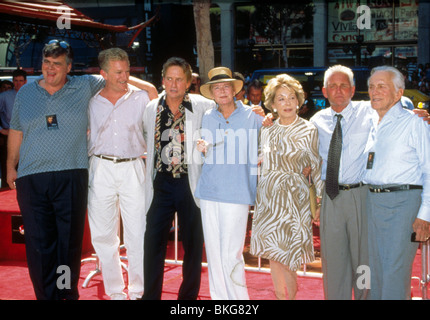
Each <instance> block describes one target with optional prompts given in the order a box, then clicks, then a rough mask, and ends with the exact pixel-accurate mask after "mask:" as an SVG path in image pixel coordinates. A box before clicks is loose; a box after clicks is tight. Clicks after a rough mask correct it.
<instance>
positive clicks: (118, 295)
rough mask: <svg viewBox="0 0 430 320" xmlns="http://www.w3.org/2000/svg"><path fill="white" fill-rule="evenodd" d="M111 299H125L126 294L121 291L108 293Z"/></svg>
mask: <svg viewBox="0 0 430 320" xmlns="http://www.w3.org/2000/svg"><path fill="white" fill-rule="evenodd" d="M110 299H111V300H127V295H126V294H125V293H123V292H121V293H113V294H111V295H110Z"/></svg>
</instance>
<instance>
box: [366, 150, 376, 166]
mask: <svg viewBox="0 0 430 320" xmlns="http://www.w3.org/2000/svg"><path fill="white" fill-rule="evenodd" d="M374 160H375V152H369V155H368V156H367V167H366V169H372V168H373V161H374Z"/></svg>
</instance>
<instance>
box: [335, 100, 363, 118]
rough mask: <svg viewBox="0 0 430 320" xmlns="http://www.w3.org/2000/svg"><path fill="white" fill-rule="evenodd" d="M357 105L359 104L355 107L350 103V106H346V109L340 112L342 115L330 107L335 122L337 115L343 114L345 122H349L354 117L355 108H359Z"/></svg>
mask: <svg viewBox="0 0 430 320" xmlns="http://www.w3.org/2000/svg"><path fill="white" fill-rule="evenodd" d="M357 105H358V104H355V105H354V104H352V102H349V104H348V105H347V106H346V108H345V109H343V110H342V112H340V113H339V112H336V111H334V110H333V108H331V107H330V111H331V116H332V118H333V121H335V122H336V119H335V115H337V114H341V115H342V118H343V119H345V121H348V120H349V119H350V118H351V117H352V115H353V114H354V112H355V108H356V107H357Z"/></svg>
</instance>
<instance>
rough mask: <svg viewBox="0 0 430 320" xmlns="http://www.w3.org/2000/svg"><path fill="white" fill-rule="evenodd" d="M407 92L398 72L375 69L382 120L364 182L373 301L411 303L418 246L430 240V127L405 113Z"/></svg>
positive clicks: (373, 87)
mask: <svg viewBox="0 0 430 320" xmlns="http://www.w3.org/2000/svg"><path fill="white" fill-rule="evenodd" d="M404 88H405V83H404V78H403V76H402V74H401V73H400V72H399V71H398V70H397V69H395V68H393V67H378V68H374V69H373V70H372V73H371V77H370V79H369V96H370V102H371V105H372V108H373V109H374V110H376V112H377V114H378V117H376V118H374V119H373V121H372V127H371V131H370V135H369V141H368V144H367V146H366V149H365V152H364V155H365V156H366V157H367V165H366V167H365V168H366V170H365V177H364V180H363V181H364V182H365V183H366V184H369V193H368V196H367V212H368V222H369V229H368V232H369V266H370V272H371V273H370V275H371V291H370V298H371V299H383V300H387V299H396V300H399V299H410V298H411V274H412V264H413V261H414V258H415V254H416V251H417V248H418V243H417V242H415V241H427V240H428V238H429V236H430V133H429V130H428V126H427V124H425V123H423V121H422V120H421V119H419V118H418V117H417V116H416V115H414V114H413V113H411V112H409V111H408V110H406V109H403V108H402V105H401V103H400V98H401V96H402V94H403V91H404ZM412 233H413V236H412V237H411V234H412Z"/></svg>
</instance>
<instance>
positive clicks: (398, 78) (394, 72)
mask: <svg viewBox="0 0 430 320" xmlns="http://www.w3.org/2000/svg"><path fill="white" fill-rule="evenodd" d="M378 71H385V72H390V73H391V80H392V81H393V85H394V89H396V91H399V89H405V77H404V76H403V74H402V73H401V72H400V71H399V70H398V69H396V68H394V67H391V66H381V67H375V68H373V69H372V71H371V72H370V77H369V79H368V80H367V85H368V86H369V80H370V78H371V77H372V75H373V74H374V73H375V72H378Z"/></svg>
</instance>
